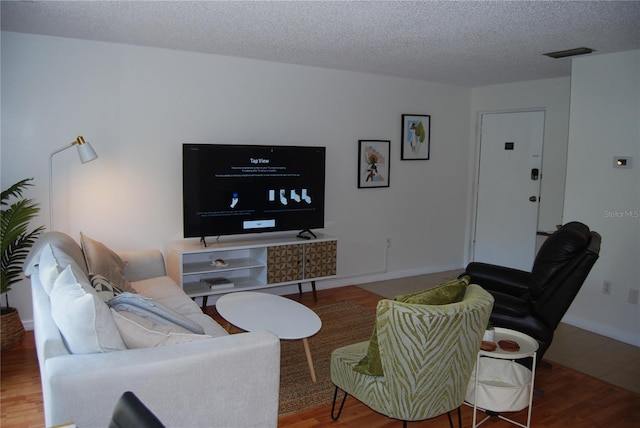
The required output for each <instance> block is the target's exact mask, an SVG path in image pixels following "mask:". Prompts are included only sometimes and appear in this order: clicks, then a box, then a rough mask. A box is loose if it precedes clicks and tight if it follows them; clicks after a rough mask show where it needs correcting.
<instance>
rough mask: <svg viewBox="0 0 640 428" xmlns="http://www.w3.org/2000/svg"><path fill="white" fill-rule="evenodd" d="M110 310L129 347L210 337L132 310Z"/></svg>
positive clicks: (169, 343)
mask: <svg viewBox="0 0 640 428" xmlns="http://www.w3.org/2000/svg"><path fill="white" fill-rule="evenodd" d="M111 312H112V314H113V319H114V321H115V324H116V326H117V327H118V330H119V331H120V335H121V336H122V339H123V341H124V343H125V345H127V348H129V349H134V348H151V347H156V346H166V345H176V344H179V343H186V342H194V341H197V340H205V339H211V336H207V335H204V334H194V333H192V332H190V331H188V330H185V329H184V328H182V327H180V326H177V325H173V326H169V325H159V324H156V323H154V322H153V320H152V319H149V318H145V317H141V316H138V315H136V314H135V313H133V312H126V311H122V312H118V311H116V310H114V309H113V308H112V309H111Z"/></svg>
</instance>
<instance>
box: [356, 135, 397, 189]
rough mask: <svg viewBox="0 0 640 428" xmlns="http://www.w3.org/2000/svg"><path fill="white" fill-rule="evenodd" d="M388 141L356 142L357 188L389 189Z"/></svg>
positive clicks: (389, 142) (389, 144) (389, 143)
mask: <svg viewBox="0 0 640 428" xmlns="http://www.w3.org/2000/svg"><path fill="white" fill-rule="evenodd" d="M390 147H391V141H389V140H359V141H358V188H361V189H366V188H376V187H389V164H390V161H389V156H390V154H391V150H390Z"/></svg>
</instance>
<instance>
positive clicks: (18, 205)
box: [0, 178, 44, 349]
mask: <svg viewBox="0 0 640 428" xmlns="http://www.w3.org/2000/svg"><path fill="white" fill-rule="evenodd" d="M31 180H33V178H26V179H24V180H21V181H18V182H17V183H16V184H14V185H13V186H11V187H9V188H8V189H6V190H3V191H2V196H1V201H0V204H1V205H2V219H1V222H0V223H1V229H0V235H1V236H0V241H1V242H2V259H1V266H0V274H1V275H2V282H1V283H0V294H4V296H5V299H4V300H5V302H4V303H5V305H4V306H2V308H1V310H0V313H1V318H0V322H1V324H0V335H1V338H2V340H1V342H2V348H1V349H6V348H10V347H12V346H15V345H18V344H20V343H22V339H23V338H24V334H25V332H24V326H23V325H22V321H20V315H19V314H18V310H17V309H16V308H12V307H10V306H9V296H8V294H7V293H8V291H9V290H11V285H12V284H15V283H16V282H18V281H20V280H21V279H22V265H23V263H24V260H25V258H26V257H27V254H29V249H30V248H31V247H32V246H33V243H34V242H35V241H36V239H37V238H38V236H40V233H41V232H42V230H43V229H44V226H39V227H37V228H35V229H34V230H32V231H29V230H28V226H29V222H30V221H31V220H32V219H33V218H34V217H35V216H36V215H37V214H38V212H39V211H40V208H39V207H38V204H37V203H35V202H34V201H33V200H32V199H25V198H23V197H22V192H23V191H24V190H25V189H26V188H27V187H29V186H32V184H31V183H30V181H31ZM10 199H15V200H14V201H13V202H12V203H10V201H9V200H10Z"/></svg>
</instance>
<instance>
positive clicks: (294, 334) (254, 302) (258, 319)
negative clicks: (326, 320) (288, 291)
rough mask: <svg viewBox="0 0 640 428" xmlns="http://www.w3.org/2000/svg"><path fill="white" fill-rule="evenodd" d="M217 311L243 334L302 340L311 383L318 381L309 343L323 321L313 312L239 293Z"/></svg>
mask: <svg viewBox="0 0 640 428" xmlns="http://www.w3.org/2000/svg"><path fill="white" fill-rule="evenodd" d="M216 310H217V311H218V313H219V314H220V316H221V317H223V318H224V319H225V320H227V322H228V323H229V324H233V325H234V326H236V327H238V328H240V329H242V330H245V331H256V330H269V331H271V332H273V333H274V334H275V335H276V336H278V337H279V338H280V339H282V340H300V339H302V344H303V345H304V352H305V354H306V356H307V364H308V365H309V371H310V372H311V380H313V381H314V382H315V381H316V372H315V369H314V368H313V359H312V358H311V351H310V350H309V342H308V340H307V339H308V338H309V337H311V336H313V335H314V334H316V333H317V332H318V331H320V328H321V327H322V321H320V317H319V316H318V315H317V314H316V313H315V312H313V311H312V310H311V309H309V308H307V307H306V306H304V305H302V304H300V303H298V302H296V301H294V300H291V299H287V298H286V297H281V296H276V295H274V294H268V293H259V292H255V291H240V292H236V293H229V294H225V295H224V296H222V297H220V298H219V299H218V301H217V302H216Z"/></svg>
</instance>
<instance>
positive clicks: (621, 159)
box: [613, 156, 633, 169]
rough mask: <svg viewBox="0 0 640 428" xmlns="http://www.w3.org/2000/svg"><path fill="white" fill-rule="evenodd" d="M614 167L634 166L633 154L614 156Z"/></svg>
mask: <svg viewBox="0 0 640 428" xmlns="http://www.w3.org/2000/svg"><path fill="white" fill-rule="evenodd" d="M613 167H614V168H625V169H628V168H633V157H631V156H614V157H613Z"/></svg>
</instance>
